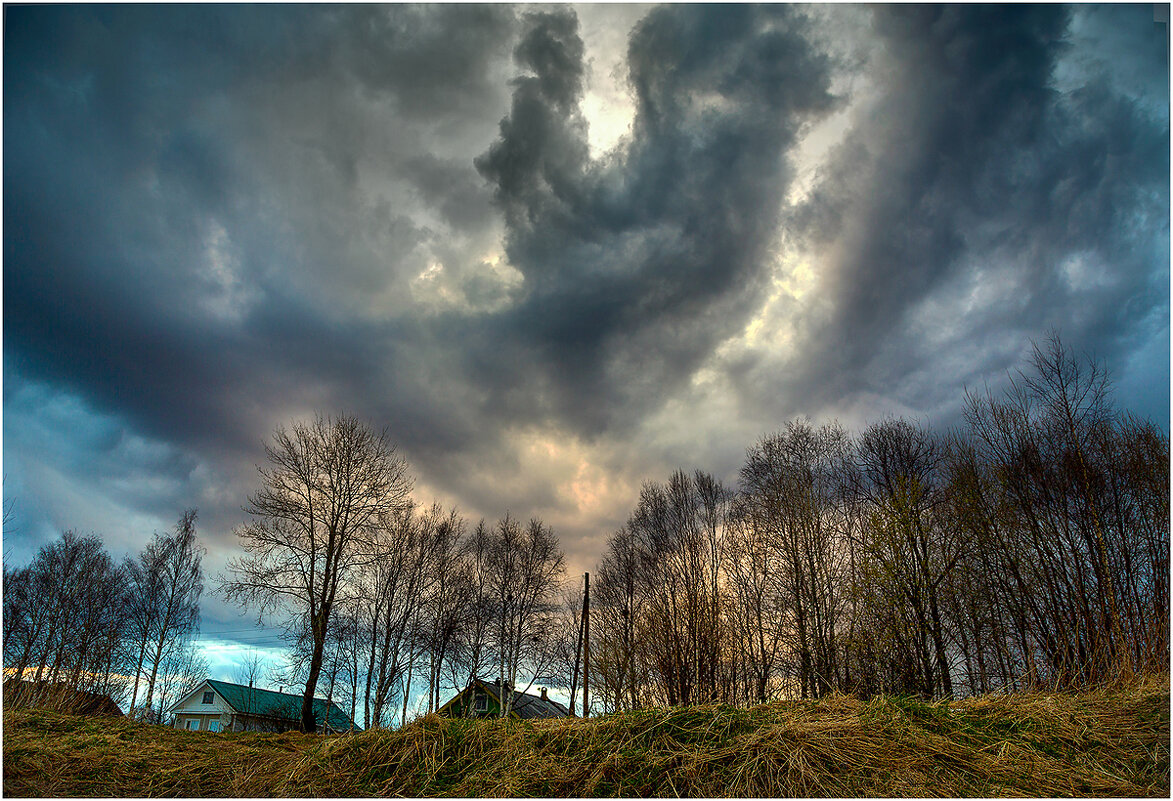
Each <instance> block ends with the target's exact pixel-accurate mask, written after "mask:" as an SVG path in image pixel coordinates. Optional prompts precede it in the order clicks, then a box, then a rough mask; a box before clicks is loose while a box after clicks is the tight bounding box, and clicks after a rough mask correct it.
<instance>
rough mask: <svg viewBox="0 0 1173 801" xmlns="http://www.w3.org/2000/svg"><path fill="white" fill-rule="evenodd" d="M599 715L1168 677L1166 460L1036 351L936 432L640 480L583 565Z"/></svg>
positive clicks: (1094, 386) (882, 431)
mask: <svg viewBox="0 0 1173 801" xmlns="http://www.w3.org/2000/svg"><path fill="white" fill-rule="evenodd" d="M598 577H599V578H598V581H597V590H596V593H595V598H596V605H595V608H594V610H593V616H592V620H598V621H599V623H598V624H596V625H594V626H593V627H592V628H593V629H594V631H593V632H592V637H593V640H592V644H591V653H592V665H591V669H592V674H593V676H594V678H593V679H592V685H593V686H595V687H596V688H597V690H596V692H597V693H599V694H600V696H601V701H602V703H603V705H604V706H605V707H606V708H608V709H626V708H634V707H639V706H644V705H647V704H652V703H658V704H663V703H667V704H688V703H704V702H713V701H723V702H728V703H738V704H750V703H757V702H761V701H765V700H767V699H769V698H772V697H777V696H778V695H795V696H802V697H818V696H821V695H823V694H825V693H828V692H831V691H842V692H849V693H855V694H858V695H861V696H865V697H866V696H870V695H873V694H875V693H879V692H889V693H911V694H916V695H921V696H925V697H947V696H953V695H959V694H970V693H979V692H988V691H992V690H997V689H1016V688H1022V687H1032V686H1040V685H1061V686H1073V685H1083V684H1088V683H1094V682H1098V681H1101V680H1105V679H1108V678H1111V677H1114V676H1118V675H1127V674H1132V673H1138V672H1145V671H1162V670H1167V669H1168V664H1169V444H1168V438H1167V436H1166V435H1165V434H1164V433H1163V431H1162V430H1161V429H1160V428H1158V427H1157V426H1155V425H1154V424H1152V423H1150V422H1147V421H1141V420H1137V419H1135V418H1133V417H1131V416H1129V415H1127V414H1122V413H1119V412H1118V411H1116V410H1115V409H1114V408H1113V406H1112V403H1111V395H1110V386H1109V383H1108V381H1107V379H1106V377H1105V374H1104V372H1103V369H1102V368H1101V367H1100V366H1099V365H1098V364H1096V363H1095V362H1093V361H1091V360H1086V359H1079V358H1077V357H1076V356H1075V355H1074V354H1072V353H1071V352H1070V351H1069V350H1067V349H1065V348H1064V347H1063V345H1062V344H1061V343H1060V342H1059V340H1058V339H1057V338H1056V339H1053V340H1052V341H1051V342H1050V343H1049V344H1048V345H1047V346H1046V347H1041V348H1040V347H1036V348H1035V349H1034V352H1033V357H1032V359H1031V362H1030V364H1029V365H1028V367H1027V369H1025V370H1024V371H1021V372H1020V373H1019V374H1018V375H1017V377H1016V378H1015V379H1014V380H1013V381H1011V383H1010V386H1009V388H1008V390H1007V391H1006V392H1004V393H1003V394H1001V395H994V394H991V393H986V394H984V395H977V394H973V395H971V396H969V397H968V399H967V414H966V425H965V426H963V427H962V428H961V429H959V430H956V431H950V432H948V433H945V434H938V433H935V432H933V431H931V430H929V429H928V428H927V427H925V426H920V425H916V424H913V423H911V422H909V421H907V420H902V419H887V420H883V421H881V422H878V423H875V424H872V425H870V426H869V427H868V428H867V429H866V430H864V431H863V432H862V433H860V434H859V435H858V436H856V437H851V436H849V435H848V433H847V432H846V431H844V430H843V429H842V428H841V427H840V426H839V425H837V424H830V425H825V426H821V427H816V426H814V425H812V424H811V423H809V422H806V421H795V422H792V423H790V424H788V425H787V426H786V427H785V428H784V429H783V430H782V431H781V432H779V433H777V434H774V435H772V436H769V437H766V438H764V439H762V440H761V441H760V442H759V443H757V444H756V445H755V446H754V447H752V448H751V449H749V451H748V453H747V457H746V462H745V464H744V466H743V467H742V469H741V473H740V481H739V486H738V487H737V488H736V489H731V488H725V487H722V486H721V484H720V483H719V482H717V481H716V480H715V479H714V478H712V477H711V476H709V475H706V474H705V473H702V472H696V473H694V474H691V475H689V474H686V473H684V472H677V473H676V474H675V475H674V476H672V477H671V478H670V479H669V481H668V482H667V483H666V484H663V485H661V484H657V483H648V484H646V485H645V486H644V488H643V491H642V492H641V494H640V497H639V501H638V503H637V505H636V508H635V509H634V511H633V512H632V513H631V516H630V518H629V520H628V522H627V524H626V525H625V526H624V527H623V528H621V529H620V530H619V531H617V532H616V533H615V534H614V535H613V536H612V537H611V539H610V541H609V543H608V546H607V549H606V552H605V554H604V556H603V559H602V561H601V564H600V565H599V568H598Z"/></svg>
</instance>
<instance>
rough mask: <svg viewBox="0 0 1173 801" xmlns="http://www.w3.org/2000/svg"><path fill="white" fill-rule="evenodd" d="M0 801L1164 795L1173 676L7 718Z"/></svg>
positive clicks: (14, 715) (40, 714)
mask: <svg viewBox="0 0 1173 801" xmlns="http://www.w3.org/2000/svg"><path fill="white" fill-rule="evenodd" d="M4 735H5V736H4V792H5V794H6V795H129V796H147V795H172V796H174V795H228V796H239V795H246V796H372V795H407V796H430V795H446V796H616V795H619V796H649V795H654V796H670V795H678V796H742V797H746V796H749V797H760V796H771V797H784V796H817V797H846V796H953V797H958V796H963V797H964V796H1073V795H1080V796H1161V797H1167V796H1168V794H1169V679H1168V677H1167V676H1165V677H1157V678H1148V679H1144V680H1140V681H1136V682H1132V683H1130V684H1127V685H1123V686H1117V687H1114V688H1105V689H1100V690H1096V691H1091V692H1083V693H1060V694H1055V693H1050V694H1047V693H1035V694H1023V695H1011V696H987V697H983V698H975V699H966V700H962V701H952V702H944V701H942V702H937V703H925V702H920V701H914V700H910V699H902V698H877V699H873V700H872V701H869V702H866V703H864V702H860V701H858V700H856V699H853V698H848V697H843V696H835V697H831V698H825V699H822V700H819V701H809V702H787V703H774V704H768V705H765V706H760V707H756V708H754V709H750V710H743V709H735V708H731V707H718V706H713V707H692V708H682V709H653V710H643V711H639V712H633V713H627V714H623V715H614V716H608V717H602V718H596V719H591V720H586V721H583V720H561V721H468V720H448V719H442V718H439V717H436V716H429V717H426V718H423V719H421V720H419V721H417V722H415V723H413V724H411V725H409V726H407V727H405V728H404V729H402V730H399V731H373V732H365V733H362V734H356V735H344V736H341V737H332V738H329V739H326V740H323V739H321V738H318V737H313V736H310V735H300V734H282V735H263V734H252V733H242V734H207V733H193V732H181V731H172V730H163V729H159V728H152V727H146V726H143V725H141V724H135V723H130V722H119V721H102V722H100V723H98V722H94V721H85V720H81V719H78V718H69V717H65V716H61V715H55V714H53V713H47V712H12V713H10V712H9V711H7V710H6V711H5V732H4Z"/></svg>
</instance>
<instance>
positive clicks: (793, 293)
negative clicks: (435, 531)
mask: <svg viewBox="0 0 1173 801" xmlns="http://www.w3.org/2000/svg"><path fill="white" fill-rule="evenodd" d="M608 14H613V15H614V18H615V19H629V18H630V17H631V16H632V14H631V13H630V9H615V10H614V11H612V10H610V9H607V8H604V7H592V8H591V9H590V10H589V18H590V24H589V25H587V26H586V27H585V28H580V25H579V20H578V17H577V14H576V12H575V10H573V9H571V8H567V7H549V8H540V9H533V8H529V7H524V8H517V9H515V8H511V7H505V6H494V5H483V6H475V7H465V6H392V7H381V6H294V7H274V6H248V7H243V6H210V7H182V6H160V7H150V6H147V7H141V6H118V7H92V6H86V7H54V6H24V7H18V6H13V7H9V8H6V10H5V32H4V36H5V42H4V189H3V191H4V250H3V254H4V346H5V347H4V379H5V380H4V435H5V437H4V440H5V445H4V460H5V473H6V481H5V499H6V502H8V501H11V502H12V503H13V504H14V517H13V520H12V522H11V525H10V526H9V528H8V530H6V532H5V533H6V537H5V555H6V558H9V559H16V560H18V561H23V559H25V558H27V557H28V556H29V555H31V552H32V551H33V550H35V548H36V547H37V546H38V545H39V544H41V543H42V542H44V541H45V540H46V539H48V538H50V537H52V536H54V535H55V534H56V532H57V531H59V530H60V529H62V528H67V527H76V528H79V529H82V530H85V531H91V530H93V531H98V532H100V533H102V534H104V535H105V536H107V538H108V539H109V541H110V542H111V545H112V547H115V548H116V549H122V550H133V549H135V548H136V547H138V544H139V543H141V542H142V541H145V539H146V538H147V537H149V534H150V531H151V529H152V528H158V529H163V528H167V527H169V526H170V525H171V524H172V523H173V521H174V519H175V518H176V517H177V516H178V514H179V512H180V511H181V510H182V509H183V508H184V507H186V506H198V507H199V508H200V512H201V526H202V529H201V531H202V532H203V534H204V536H205V538H206V540H207V542H208V543H209V544H210V546H211V549H212V554H211V556H210V563H211V568H212V571H213V572H214V571H215V570H217V569H219V566H220V565H222V564H223V560H224V558H225V557H226V556H227V555H228V554H230V553H231V552H232V550H233V548H234V547H235V545H234V541H233V538H232V535H231V529H232V527H233V526H234V525H236V524H237V523H239V522H241V518H242V514H241V512H240V506H241V504H242V503H243V502H244V500H245V496H246V495H247V493H248V492H249V491H250V490H251V489H252V488H253V486H254V482H255V469H254V465H255V464H256V463H257V462H258V461H260V460H261V459H262V458H263V455H262V450H261V443H262V441H263V440H264V438H265V437H266V436H268V434H269V433H270V432H271V430H272V428H273V426H274V425H275V424H277V423H280V422H286V421H288V420H289V419H290V418H291V417H294V416H303V415H306V414H309V413H312V412H313V411H314V410H321V411H324V412H327V413H330V412H341V411H346V412H350V413H356V414H359V415H361V416H363V417H365V418H366V419H368V420H370V421H372V422H373V423H375V424H376V425H379V426H386V427H387V428H388V429H389V431H390V433H391V435H392V436H393V438H394V439H395V440H396V441H398V442H399V443H400V445H401V446H402V448H403V450H404V452H405V454H406V455H407V456H408V458H409V460H410V461H411V463H412V465H413V468H414V469H415V471H416V473H417V475H418V477H419V482H420V500H423V501H429V500H431V496H432V495H434V496H435V497H437V498H440V499H441V500H444V501H445V502H449V503H457V504H459V505H460V507H461V508H462V509H463V510H464V511H466V512H467V513H468V514H470V515H473V516H479V515H486V516H490V517H497V516H500V515H501V514H503V513H504V511H505V510H507V509H508V510H510V511H511V512H512V513H513V514H515V515H517V516H520V517H526V516H528V515H531V514H536V515H541V516H543V517H545V518H546V519H547V520H548V521H551V522H553V523H554V524H555V527H556V529H557V530H558V531H559V532H560V534H561V536H562V540H563V544H564V546H565V547H566V548H567V550H568V553H569V555H570V561H571V564H572V567H574V568H575V569H586V568H588V567H590V565H591V564H592V563H593V562H594V559H595V558H596V557H597V553H598V549H599V548H600V547H601V544H602V542H603V541H604V540H605V537H606V535H607V534H608V533H609V532H610V530H611V528H612V527H613V526H615V525H618V523H619V522H620V521H621V520H622V519H623V516H624V515H625V514H626V512H627V511H628V510H629V509H630V506H631V504H632V503H633V502H634V500H635V495H636V492H637V491H638V487H639V484H640V482H641V481H642V480H644V479H647V478H660V479H662V478H664V477H665V476H667V475H668V473H669V472H670V471H671V470H672V469H674V468H676V467H678V466H679V467H686V468H690V467H701V468H705V469H710V470H714V471H717V472H718V473H722V474H730V473H732V472H734V471H735V470H736V467H737V462H738V460H739V459H740V458H741V456H742V454H743V452H744V448H745V447H746V446H747V445H749V444H751V442H752V441H753V439H755V438H756V437H757V436H758V435H760V434H762V433H765V432H766V431H769V430H772V429H774V428H776V427H778V426H779V425H781V424H782V423H783V422H784V421H785V419H786V418H787V417H789V416H792V415H796V414H807V415H811V416H815V417H820V416H822V417H827V416H833V415H840V416H843V417H844V418H845V419H846V421H847V422H848V423H855V422H858V421H859V420H862V419H867V418H868V417H869V416H870V417H875V416H878V415H880V414H884V413H889V412H894V413H909V414H916V415H930V416H931V417H932V421H933V423H934V425H936V424H937V423H942V424H948V423H949V422H952V421H953V420H955V419H956V412H957V405H958V402H959V400H960V398H961V388H962V386H963V385H965V384H969V385H970V386H974V385H979V384H981V383H982V382H983V381H987V380H989V381H991V382H993V383H995V384H996V383H997V382H998V381H1000V380H1001V376H1002V374H1003V371H1004V370H1005V369H1006V368H1009V367H1013V366H1014V364H1015V362H1016V360H1017V359H1018V357H1019V355H1020V354H1021V353H1022V351H1023V350H1024V349H1025V348H1026V347H1027V346H1028V344H1029V339H1030V338H1031V337H1036V338H1037V337H1040V336H1045V335H1046V333H1047V332H1048V331H1049V330H1050V329H1051V328H1052V327H1057V328H1059V329H1060V330H1061V331H1062V333H1063V334H1064V336H1065V337H1066V338H1067V339H1068V340H1069V341H1070V342H1072V344H1075V345H1077V346H1078V347H1081V348H1087V349H1090V350H1093V351H1095V352H1096V353H1097V354H1098V355H1099V356H1101V357H1102V358H1104V359H1105V360H1107V362H1108V364H1109V367H1110V368H1112V369H1113V370H1115V371H1116V373H1117V375H1118V376H1119V377H1120V379H1121V381H1120V387H1119V391H1118V400H1120V402H1121V404H1122V405H1124V406H1126V407H1128V408H1133V409H1137V410H1139V411H1141V412H1142V413H1145V414H1151V415H1156V416H1157V417H1159V418H1160V422H1161V424H1162V425H1164V426H1165V427H1166V428H1167V426H1168V417H1167V414H1168V383H1169V379H1168V376H1169V372H1168V359H1169V356H1168V319H1169V304H1168V299H1169V298H1168V295H1169V291H1168V290H1169V272H1168V264H1169V232H1168V220H1169V156H1168V152H1169V151H1168V144H1169V139H1168V136H1169V116H1168V77H1167V76H1168V72H1167V64H1166V61H1165V59H1166V55H1165V54H1166V49H1165V48H1166V40H1165V33H1164V30H1163V28H1160V27H1157V26H1154V25H1153V23H1152V20H1151V9H1149V7H1147V6H1146V7H1143V8H1142V7H1108V8H1102V7H1082V6H1081V7H1076V8H1069V7H1059V6H1046V7H970V6H966V7H945V8H935V7H933V8H925V7H880V8H877V9H864V8H857V7H818V8H805V7H790V6H768V7H757V6H744V5H723V6H692V5H678V6H667V7H658V8H652V9H650V10H649V11H648V12H647V13H646V14H644V15H643V16H642V17H641V18H640V19H639V20H638V22H637V23H636V24H635V25H634V26H630V25H629V23H625V24H624V25H623V26H622V30H618V31H616V32H613V33H614V35H608V36H603V35H601V34H600V31H602V30H604V29H605V27H606V25H605V20H606V19H608V16H607V15H608ZM592 42H594V43H595V44H594V45H593V46H594V47H595V49H594V50H592V44H591V43H592ZM600 42H601V43H604V44H603V45H602V46H603V47H604V48H612V49H613V48H615V47H616V46H617V45H618V43H620V42H622V43H623V47H624V50H622V51H619V50H615V51H614V52H612V50H608V49H604V50H599V49H598V48H599V46H600V45H599V43H600ZM614 63H622V64H623V70H622V73H621V74H619V75H618V76H616V77H617V78H618V79H619V82H618V83H612V81H611V78H612V76H611V75H610V73H609V72H608V70H609V69H610V67H609V65H611V64H614ZM624 130H625V133H624V134H623V135H622V136H619V137H618V139H617V140H613V141H612V140H608V143H607V145H606V146H605V147H602V148H600V147H598V146H597V143H598V141H599V134H600V131H604V132H608V135H611V133H610V132H615V131H624ZM210 604H211V605H210V607H209V614H210V615H211V616H212V618H213V619H214V620H228V619H230V618H231V616H232V612H231V610H225V609H223V608H220V607H217V606H216V602H215V601H210Z"/></svg>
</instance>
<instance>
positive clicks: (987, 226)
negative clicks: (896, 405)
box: [756, 6, 1169, 409]
mask: <svg viewBox="0 0 1173 801" xmlns="http://www.w3.org/2000/svg"><path fill="white" fill-rule="evenodd" d="M874 13H875V18H874V31H875V33H876V34H877V35H878V37H879V44H880V52H879V53H878V54H877V57H876V63H875V64H874V65H873V67H872V73H873V74H874V75H876V76H878V78H877V82H878V83H879V89H880V93H879V95H878V97H877V98H876V99H875V100H874V101H872V102H871V103H870V104H869V105H868V106H867V108H866V110H865V111H864V112H862V113H861V114H860V116H859V117H858V118H857V120H856V123H855V126H854V128H853V130H852V131H851V132H850V133H849V134H848V136H847V138H846V140H845V141H844V142H843V143H842V144H841V145H839V146H838V148H837V150H836V151H834V153H833V154H832V158H831V160H830V163H829V165H828V166H827V168H826V170H825V173H824V175H823V177H822V179H821V180H820V181H819V182H818V183H817V184H816V187H815V190H814V192H813V193H812V195H811V197H810V198H809V199H808V200H807V202H806V203H804V204H803V205H802V206H801V207H800V208H799V209H798V210H797V211H796V212H795V214H794V215H793V220H792V223H791V225H792V226H793V228H792V230H793V231H795V232H796V233H798V234H800V235H801V236H802V237H804V238H805V239H804V240H801V241H802V244H803V246H804V247H805V248H806V249H807V250H808V251H809V252H812V253H815V254H819V257H818V258H819V260H820V262H821V264H820V269H821V270H822V272H821V274H820V275H819V276H818V277H817V282H818V286H819V287H820V293H821V294H820V298H821V300H822V301H823V302H824V304H825V305H824V306H823V307H822V309H823V310H826V309H830V314H829V315H828V316H826V317H824V318H823V319H816V317H815V315H813V314H812V315H810V317H809V319H807V320H806V321H804V324H803V328H802V333H803V338H802V340H801V344H800V345H799V346H798V350H799V351H801V352H802V356H801V358H800V360H799V361H798V362H797V363H793V364H791V365H790V367H791V368H792V369H791V370H788V371H787V372H788V374H787V376H786V378H787V382H788V383H789V384H791V385H792V386H796V387H798V388H799V389H797V390H795V392H796V395H797V396H798V397H799V399H798V400H796V401H795V404H794V405H795V406H797V407H800V408H819V407H821V406H823V405H824V404H827V403H830V402H833V401H835V400H836V399H841V398H843V397H845V396H847V395H850V394H851V393H859V392H874V393H887V395H888V397H896V398H899V399H901V400H902V401H903V402H905V403H909V404H911V405H913V406H919V407H920V408H922V409H926V408H932V407H934V406H938V407H939V404H941V403H948V402H954V401H956V400H959V395H960V388H961V385H962V383H964V382H968V383H969V384H970V386H973V385H975V384H977V385H979V386H980V384H981V382H982V380H983V379H984V378H986V377H989V376H991V375H993V376H997V374H998V373H999V372H1000V371H1001V370H1004V369H1006V368H1010V367H1013V366H1015V363H1016V362H1017V360H1018V358H1019V356H1020V354H1021V353H1022V350H1023V348H1025V346H1026V345H1027V342H1028V340H1029V339H1030V338H1031V337H1035V338H1039V337H1042V336H1045V335H1046V333H1047V331H1048V329H1049V328H1051V327H1055V328H1058V329H1059V330H1060V331H1061V332H1062V334H1063V335H1064V337H1065V339H1067V341H1068V343H1069V344H1072V345H1074V346H1076V347H1077V348H1081V349H1083V348H1087V349H1090V350H1094V351H1095V352H1096V354H1097V355H1098V356H1099V357H1100V358H1106V359H1108V360H1109V361H1110V362H1113V363H1115V364H1117V365H1120V364H1124V363H1126V358H1125V356H1126V353H1127V352H1128V351H1130V350H1132V349H1133V348H1136V347H1137V346H1138V345H1139V344H1140V343H1142V342H1145V341H1147V340H1148V339H1150V338H1153V337H1154V336H1158V337H1159V336H1160V332H1161V328H1162V326H1165V327H1166V331H1167V324H1168V280H1169V278H1168V260H1169V250H1168V241H1169V240H1168V215H1169V205H1168V203H1169V200H1168V179H1169V161H1168V147H1169V144H1168V111H1167V105H1165V102H1164V99H1165V98H1167V92H1168V88H1167V87H1168V84H1167V83H1166V82H1165V80H1164V79H1163V78H1162V76H1163V75H1164V74H1165V71H1166V70H1167V66H1166V61H1165V45H1164V31H1163V30H1162V29H1161V28H1159V27H1154V26H1153V24H1152V21H1151V10H1150V9H1149V8H1148V7H1147V6H1146V7H1144V8H1133V7H1119V8H1114V9H1112V10H1105V9H1092V10H1091V11H1090V13H1093V14H1095V15H1097V16H1098V17H1099V23H1100V24H1108V25H1109V27H1110V29H1112V30H1113V31H1114V32H1115V35H1117V36H1120V37H1122V38H1124V39H1125V40H1127V41H1128V42H1129V48H1130V49H1131V51H1132V56H1131V58H1130V59H1129V61H1128V66H1127V67H1126V69H1130V70H1135V71H1136V73H1137V74H1139V75H1143V76H1144V82H1143V88H1142V91H1141V92H1140V94H1142V95H1146V94H1147V97H1146V98H1144V99H1145V100H1147V101H1149V102H1152V101H1154V100H1155V101H1156V102H1155V108H1156V109H1157V112H1156V113H1154V108H1153V106H1149V105H1145V104H1144V103H1142V102H1140V101H1138V100H1137V99H1135V98H1134V97H1129V96H1127V95H1126V94H1124V93H1122V92H1121V91H1119V89H1118V88H1117V89H1113V87H1112V85H1111V82H1110V74H1111V72H1112V71H1113V70H1114V64H1103V63H1101V64H1099V65H1096V64H1090V65H1089V64H1087V63H1083V64H1082V68H1083V69H1082V71H1081V70H1074V69H1070V67H1071V64H1069V63H1068V62H1067V61H1065V58H1067V57H1069V56H1071V55H1072V53H1071V48H1072V42H1071V38H1070V36H1069V30H1070V27H1071V25H1070V23H1071V18H1072V15H1073V13H1076V14H1077V13H1079V12H1078V11H1076V12H1073V11H1072V9H1070V8H1064V7H1060V6H989V7H987V6H952V7H945V8H938V7H906V6H891V7H882V8H878V9H876V10H875V12H874ZM1117 55H1119V54H1117ZM1085 61H1086V58H1085ZM1074 63H1075V64H1076V65H1077V66H1079V65H1080V62H1078V61H1076V62H1074ZM1138 65H1139V67H1138ZM1061 67H1062V68H1068V69H1067V70H1066V71H1067V72H1068V73H1070V74H1068V75H1067V76H1066V79H1064V75H1063V73H1064V70H1063V69H1061ZM1065 84H1066V85H1065ZM1153 85H1159V86H1160V87H1161V91H1160V94H1159V95H1157V96H1156V97H1154V94H1153V93H1152V90H1151V87H1152V86H1153ZM1131 88H1133V89H1136V88H1138V87H1136V86H1134V87H1131ZM1145 90H1147V91H1145ZM1162 106H1164V112H1163V116H1162V114H1161V113H1160V109H1161V107H1162ZM1165 336H1166V337H1167V333H1166V334H1165ZM767 376H769V377H767ZM756 378H757V380H759V381H762V382H763V384H762V385H761V386H760V391H761V392H762V393H763V394H765V393H769V392H770V390H769V389H768V387H769V386H770V384H773V383H774V382H776V381H778V380H779V379H780V377H779V376H778V375H777V374H776V373H771V372H770V371H763V373H762V374H761V375H758V376H756ZM1158 392H1160V390H1158ZM1165 397H1166V398H1167V395H1166V396H1165ZM1155 405H1156V407H1157V408H1160V406H1161V405H1163V404H1155Z"/></svg>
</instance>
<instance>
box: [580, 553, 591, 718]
mask: <svg viewBox="0 0 1173 801" xmlns="http://www.w3.org/2000/svg"><path fill="white" fill-rule="evenodd" d="M584 578H585V580H586V583H585V584H584V585H583V593H582V716H583V717H584V718H585V717H586V716H587V715H588V714H590V713H589V711H588V710H589V709H590V701H589V700H588V691H587V687H589V686H590V683H589V676H590V670H589V669H588V665H590V663H591V574H590V573H586V574H584Z"/></svg>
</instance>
